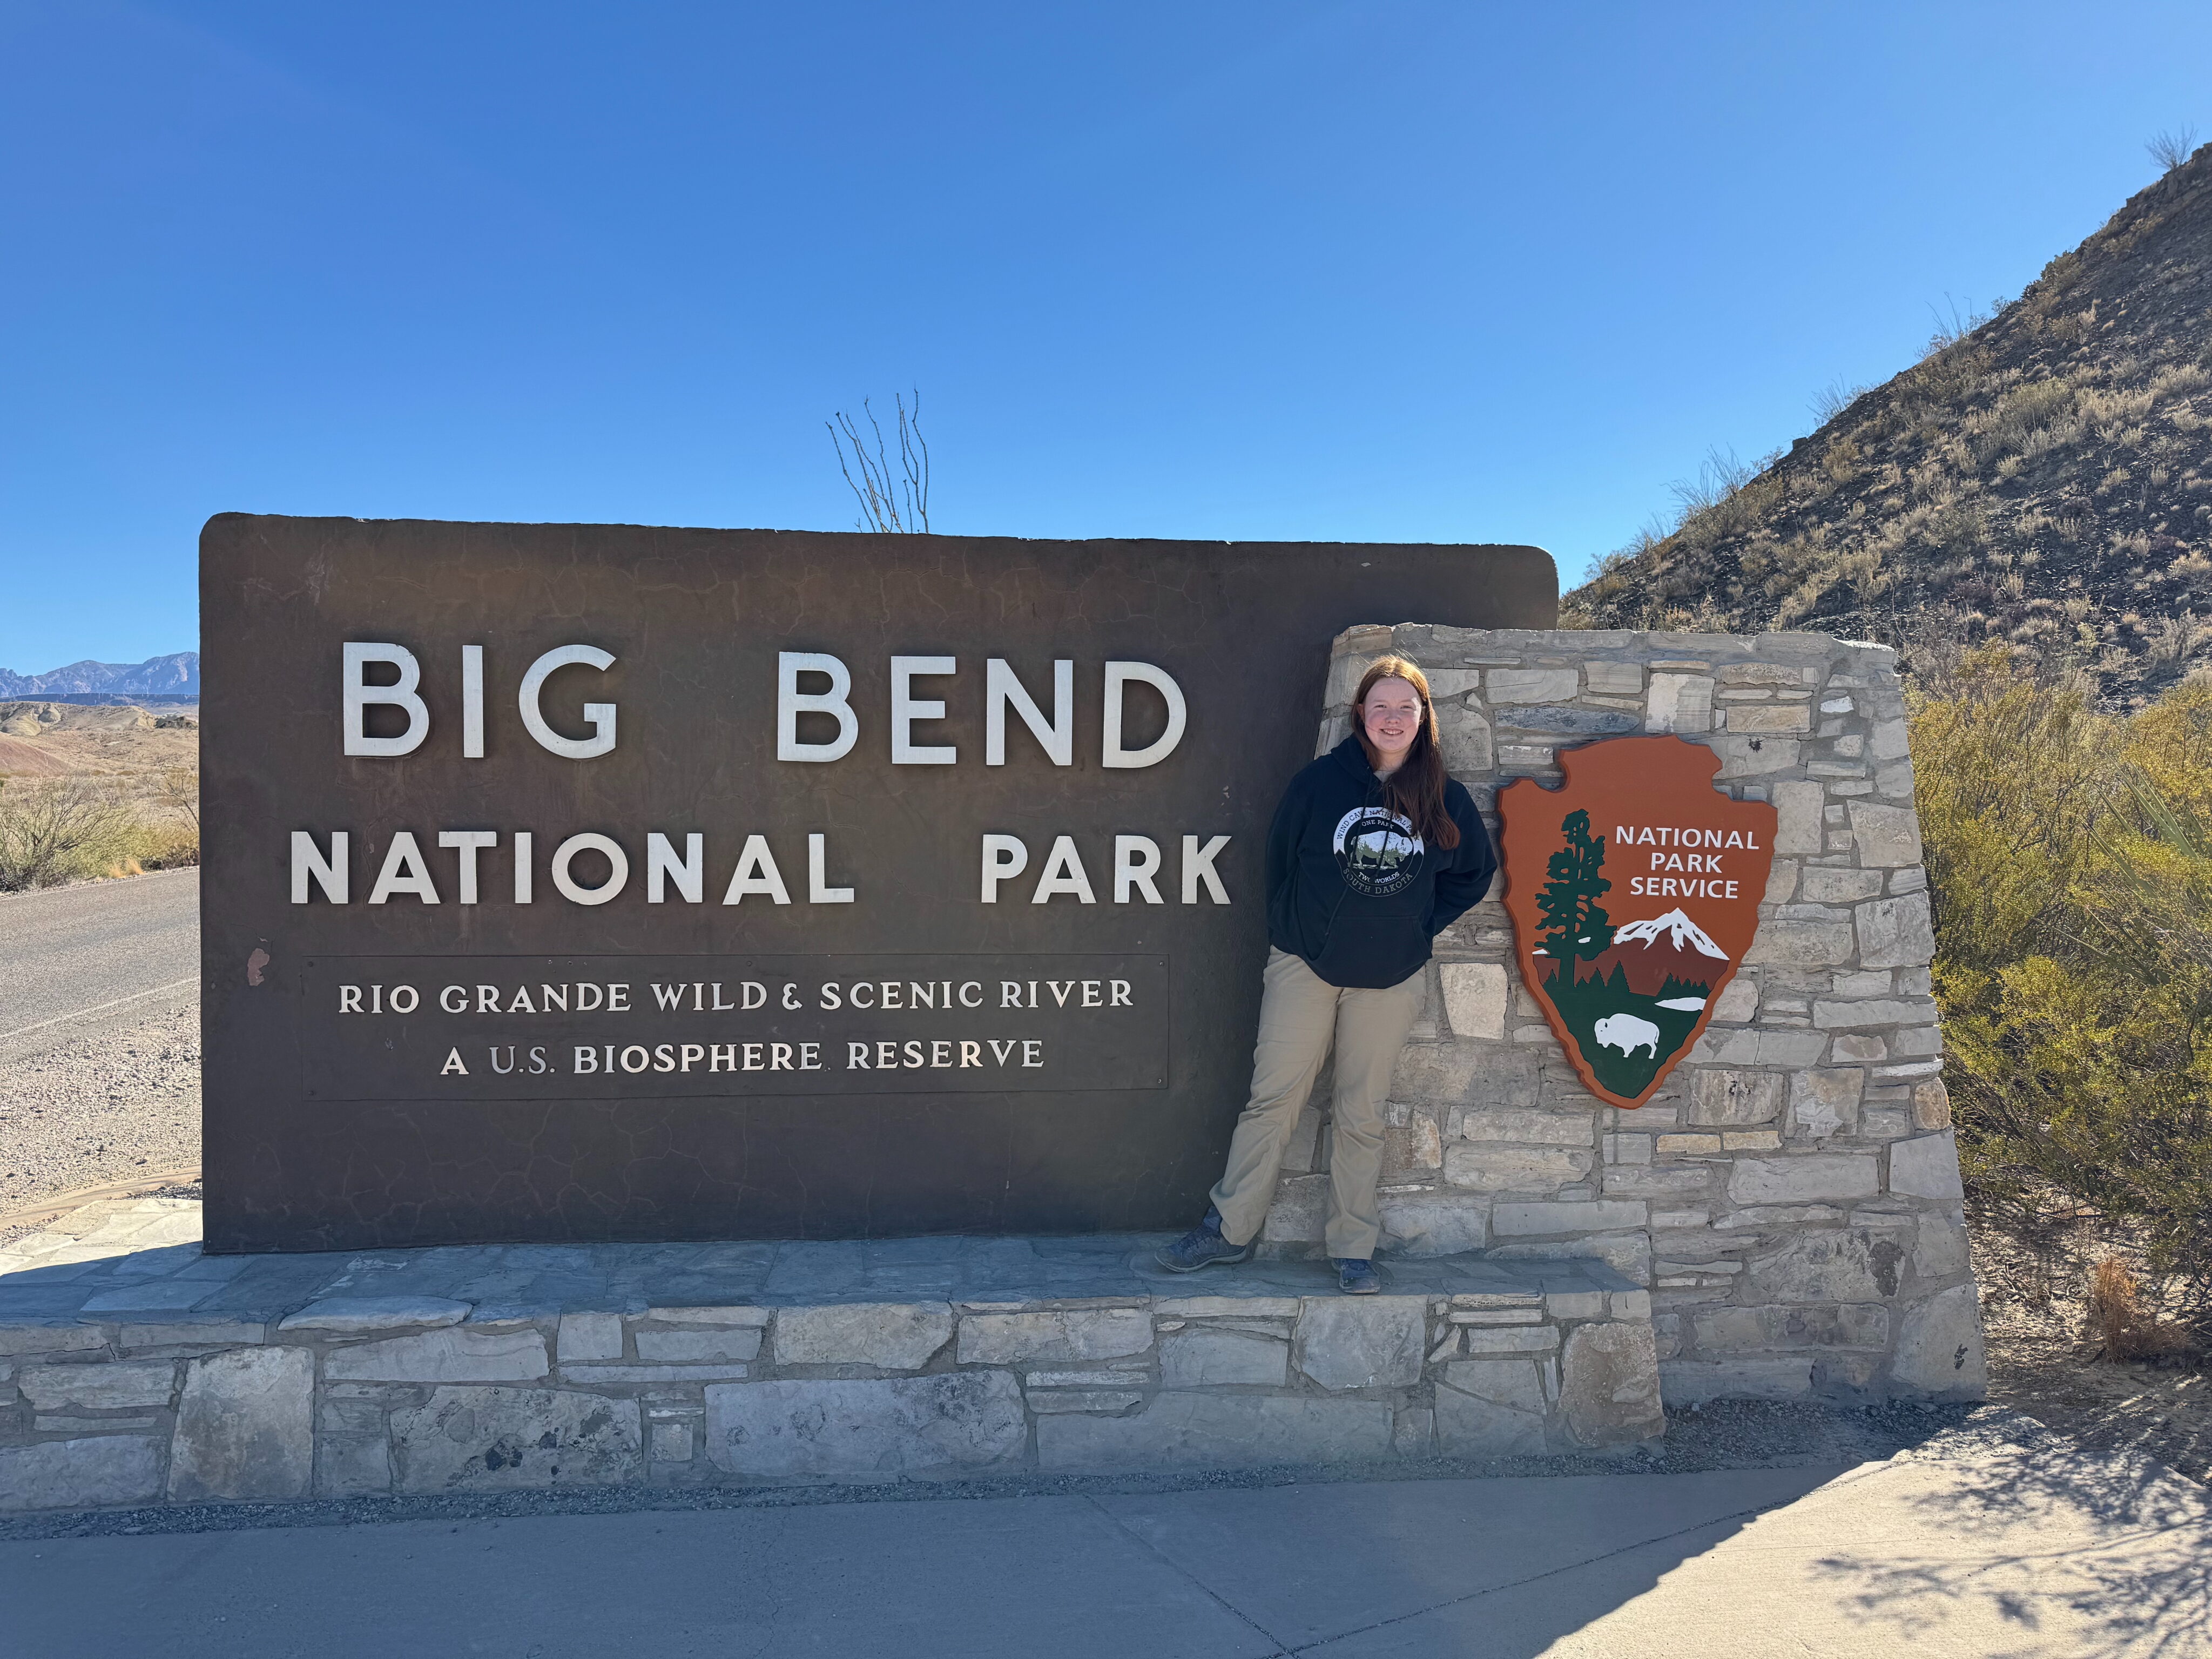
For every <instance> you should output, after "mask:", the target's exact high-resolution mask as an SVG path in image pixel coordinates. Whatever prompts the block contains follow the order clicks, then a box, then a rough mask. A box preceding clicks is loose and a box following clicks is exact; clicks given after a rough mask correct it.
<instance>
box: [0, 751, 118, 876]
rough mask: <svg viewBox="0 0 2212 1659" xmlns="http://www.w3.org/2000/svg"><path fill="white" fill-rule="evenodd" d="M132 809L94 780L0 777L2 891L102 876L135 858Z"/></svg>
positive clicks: (0, 873) (112, 791)
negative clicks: (121, 862)
mask: <svg viewBox="0 0 2212 1659" xmlns="http://www.w3.org/2000/svg"><path fill="white" fill-rule="evenodd" d="M130 833H131V812H130V810H129V809H128V808H127V807H126V806H125V805H124V804H123V801H122V800H121V799H120V798H119V797H118V794H117V793H116V792H115V790H114V789H113V788H112V787H110V786H108V785H106V784H103V783H101V782H100V781H98V780H95V779H91V778H57V779H54V780H53V781H39V782H33V781H28V780H26V779H21V778H0V892H16V891H21V890H23V889H24V888H27V887H51V886H53V885H55V884H58V883H60V882H64V881H69V880H70V879H72V878H76V877H79V876H88V875H97V874H100V873H103V872H106V870H107V869H109V868H111V867H113V866H116V865H118V864H119V862H120V861H121V860H123V859H125V858H127V857H129V856H130V854H131V849H130V848H129V846H128V845H127V842H128V838H129V836H130Z"/></svg>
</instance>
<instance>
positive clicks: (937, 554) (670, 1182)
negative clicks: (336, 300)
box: [201, 515, 1556, 1250]
mask: <svg viewBox="0 0 2212 1659" xmlns="http://www.w3.org/2000/svg"><path fill="white" fill-rule="evenodd" d="M201 592H202V600H201V603H202V612H201V615H202V634H203V638H204V675H205V686H206V697H205V702H204V708H205V711H206V724H205V726H204V732H205V733H206V738H205V744H206V746H205V750H204V757H203V763H204V775H203V783H204V801H205V809H206V823H207V863H206V867H205V869H204V872H203V878H202V896H201V909H202V949H203V953H204V956H203V965H204V981H203V985H204V988H203V997H204V1035H205V1077H206V1088H205V1108H204V1125H205V1133H204V1146H205V1165H206V1175H207V1209H206V1225H207V1237H208V1239H209V1241H210V1247H211V1248H213V1249H218V1250H243V1249H345V1248H358V1247H367V1246H376V1245H400V1244H432V1243H487V1242H502V1241H510V1240H512V1241H543V1240H561V1239H579V1240H581V1239H708V1238H745V1237H882V1236H885V1235H893V1234H900V1233H915V1232H935V1231H975V1232H996V1231H1060V1232H1073V1231H1115V1230H1128V1229H1151V1228H1164V1227H1170V1226H1176V1225H1187V1224H1188V1221H1189V1220H1190V1218H1192V1217H1194V1216H1195V1215H1196V1214H1197V1213H1198V1212H1199V1211H1200V1210H1201V1209H1203V1208H1204V1206H1205V1194H1206V1187H1207V1185H1208V1184H1209V1183H1210V1182H1212V1180H1213V1178H1214V1177H1215V1176H1217V1175H1218V1173H1219V1171H1220V1158H1221V1155H1222V1152H1223V1149H1224V1147H1225V1146H1226V1144H1227V1141H1228V1137H1229V1133H1230V1130H1231V1126H1232V1124H1233V1123H1234V1121H1235V1119H1236V1116H1237V1110H1238V1109H1239V1107H1240V1106H1241V1105H1242V1104H1243V1097H1244V1091H1245V1085H1246V1083H1247V1081H1248V1079H1249V1068H1250V1065H1251V1054H1252V1041H1253V1030H1254V1026H1255V1021H1256V1018H1257V1013H1258V1005H1259V991H1260V969H1261V963H1262V960H1263V958H1264V957H1265V954H1266V918H1265V915H1264V903H1263V894H1262V890H1261V884H1262V868H1261V866H1262V856H1261V854H1262V842H1263V840H1264V837H1265V835H1266V831H1267V820H1268V817H1269V814H1270V813H1271V812H1272V811H1273V807H1274V804H1275V800H1276V799H1277V797H1278V795H1279V793H1280V792H1281V790H1282V788H1283V786H1284V784H1285V782H1286V781H1288V779H1289V778H1290V776H1291V774H1292V773H1293V772H1294V771H1296V770H1297V768H1298V767H1299V766H1300V765H1302V764H1304V763H1305V762H1306V761H1307V760H1308V759H1309V758H1310V757H1311V756H1312V753H1313V746H1314V735H1315V729H1316V722H1317V720H1318V716H1319V714H1320V710H1321V706H1322V680H1323V675H1324V671H1325V669H1326V666H1327V660H1328V646H1329V641H1331V640H1332V639H1333V638H1334V636H1335V635H1337V634H1338V633H1340V631H1342V630H1343V629H1345V628H1346V627H1349V626H1352V625H1353V624H1356V623H1372V622H1378V621H1379V622H1393V621H1395V620H1397V619H1400V618H1403V617H1420V618H1423V619H1427V620H1433V621H1435V622H1437V623H1446V624H1455V625H1462V626H1471V627H1513V628H1545V627H1548V626H1550V625H1551V624H1552V623H1553V618H1554V614H1555V611H1556V587H1555V583H1554V576H1553V568H1552V563H1551V560H1550V559H1549V557H1548V556H1546V555H1545V554H1543V553H1541V551H1539V550H1535V549H1534V548H1513V547H1401V546H1361V545H1326V546H1317V545H1304V544H1287V545H1255V544H1223V543H1173V542H1128V541H1099V542H1024V541H1015V540H1010V539H1003V538H962V537H946V536H866V535H809V534H795V533H791V532H767V531H702V530H665V529H647V528H637V527H634V526H632V527H625V526H575V525H568V526H562V525H458V524H435V523H420V522H387V523H364V522H362V521H359V520H343V519H341V520H307V519H282V518H254V517H246V516H241V515H226V516H223V517H221V518H217V519H215V520H211V521H210V523H209V525H208V526H207V529H206V531H205V532H204V534H203V536H202V538H201Z"/></svg>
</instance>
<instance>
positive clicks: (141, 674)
mask: <svg viewBox="0 0 2212 1659" xmlns="http://www.w3.org/2000/svg"><path fill="white" fill-rule="evenodd" d="M199 689H200V653H198V652H197V651H179V652H178V653H176V654H175V655H174V656H169V657H149V658H147V659H146V660H145V661H143V662H136V663H129V662H73V663H71V664H70V665H69V666H68V667H66V668H57V669H54V670H52V671H51V672H48V673H45V674H17V673H12V672H10V671H9V670H7V669H5V668H0V697H5V698H11V699H12V698H37V697H59V696H80V695H82V694H84V693H87V692H99V691H105V692H112V693H114V694H117V695H119V696H151V695H158V694H161V693H167V694H169V695H171V696H176V695H179V694H189V695H194V696H197V694H198V691H199Z"/></svg>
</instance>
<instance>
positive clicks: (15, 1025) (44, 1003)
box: [0, 870, 200, 1054]
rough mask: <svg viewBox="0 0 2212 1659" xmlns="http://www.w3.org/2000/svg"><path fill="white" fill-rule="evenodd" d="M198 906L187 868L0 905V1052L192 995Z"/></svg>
mask: <svg viewBox="0 0 2212 1659" xmlns="http://www.w3.org/2000/svg"><path fill="white" fill-rule="evenodd" d="M199 906H200V872H198V871H197V870H169V871H160V872H155V873H154V874H152V875H147V876H134V877H132V878H131V879H130V880H128V881H96V882H86V883H83V884H80V885H77V886H74V887H56V888H51V889H48V890H46V891H44V892H36V893H20V894H15V895H12V896H8V897H5V898H0V1052H9V1053H14V1054H21V1053H22V1052H23V1051H24V1045H26V1044H28V1045H30V1046H33V1047H38V1048H44V1047H46V1046H49V1045H50V1043H51V1042H53V1041H57V1040H59V1038H61V1037H62V1036H71V1035H81V1034H82V1032H83V1031H84V1030H86V1029H88V1028H87V1027H86V1025H85V1024H84V1022H85V1021H86V1020H88V1019H90V1020H95V1021H98V1022H100V1023H101V1024H106V1025H111V1026H112V1025H114V1024H120V1023H123V1022H125V1021H126V1020H130V1019H134V1018H137V1017H139V1016H140V1015H142V1014H143V1013H145V1012H150V1010H151V1008H152V1007H153V1006H155V1005H156V1004H157V1003H163V1002H173V1001H175V1000H180V999H186V998H191V997H196V996H197V983H198V975H199V956H200V909H199ZM50 1034H51V1035H50Z"/></svg>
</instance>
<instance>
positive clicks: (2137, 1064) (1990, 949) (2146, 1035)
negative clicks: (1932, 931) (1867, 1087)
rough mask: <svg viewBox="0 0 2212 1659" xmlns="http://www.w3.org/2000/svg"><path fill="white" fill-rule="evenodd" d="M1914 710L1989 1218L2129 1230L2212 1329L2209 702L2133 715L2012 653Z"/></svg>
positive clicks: (1950, 678)
mask: <svg viewBox="0 0 2212 1659" xmlns="http://www.w3.org/2000/svg"><path fill="white" fill-rule="evenodd" d="M1913 704H1914V706H1913V754H1914V764H1915V770H1916V774H1917V780H1918V788H1919V793H1920V809H1921V818H1922V825H1923V831H1924V834H1925V836H1926V842H1927V860H1928V872H1929V885H1930V887H1931V889H1932V890H1933V891H1934V894H1935V900H1936V963H1935V969H1934V981H1935V990H1936V996H1937V998H1938V1000H1939V1001H1940V1002H1941V1003H1942V1009H1943V1016H1944V1023H1945V1028H1946V1034H1947V1040H1948V1050H1949V1055H1950V1062H1951V1063H1950V1066H1949V1067H1948V1071H1947V1079H1948V1081H1949V1083H1950V1085H1951V1088H1952V1094H1953V1098H1954V1104H1955V1107H1956V1109H1957V1113H1958V1117H1959V1123H1960V1163H1961V1165H1962V1168H1963V1170H1965V1172H1966V1177H1967V1180H1968V1183H1969V1189H1970V1196H1971V1198H1972V1201H1973V1203H1974V1204H1975V1205H1976V1206H1977V1207H1978V1210H1979V1212H1981V1213H1982V1215H1983V1216H1984V1218H1987V1219H1989V1220H1991V1221H1993V1222H1995V1223H1996V1224H1997V1225H2002V1226H2004V1227H2006V1228H2007V1229H2008V1230H2009V1231H2012V1232H2013V1233H2014V1234H2015V1236H2016V1237H2020V1238H2021V1240H2022V1241H2023V1242H2025V1243H2029V1244H2031V1245H2033V1246H2036V1247H2038V1248H2045V1247H2047V1245H2048V1244H2049V1243H2050V1241H2051V1238H2053V1237H2055V1236H2056V1234H2057V1231H2059V1230H2061V1229H2063V1227H2064V1226H2065V1225H2067V1224H2068V1223H2069V1222H2071V1221H2072V1220H2073V1219H2075V1218H2077V1217H2078V1216H2080V1215H2081V1214H2082V1213H2083V1212H2085V1211H2087V1212H2095V1213H2098V1214H2100V1215H2102V1216H2104V1217H2106V1218H2109V1219H2112V1220H2115V1221H2118V1222H2122V1223H2124V1224H2126V1225H2130V1227H2133V1228H2135V1229H2136V1230H2137V1231H2139V1233H2140V1236H2141V1237H2142V1240H2143V1243H2144V1248H2145V1251H2146V1260H2147V1262H2148V1266H2149V1267H2150V1269H2151V1271H2152V1272H2153V1273H2155V1274H2157V1275H2159V1276H2160V1277H2161V1278H2162V1279H2171V1280H2172V1281H2173V1282H2174V1283H2175V1284H2177V1285H2179V1288H2180V1291H2181V1293H2182V1295H2183V1297H2184V1299H2185V1303H2186V1304H2187V1305H2188V1306H2189V1307H2190V1308H2191V1310H2192V1311H2193V1314H2194V1316H2195V1317H2196V1318H2197V1320H2198V1322H2200V1324H2212V682H2208V681H2205V680H2203V679H2195V678H2192V679H2190V680H2186V681H2184V682H2183V683H2182V684H2180V685H2179V686H2177V687H2175V688H2174V689H2173V690H2172V691H2170V692H2169V693H2167V694H2166V696H2165V697H2163V698H2161V699H2160V701H2159V702H2155V703H2154V704H2152V705H2151V706H2150V707H2148V708H2146V709H2144V710H2142V712H2140V713H2138V714H2134V715H2132V716H2125V717H2123V716H2118V715H2112V714H2105V713H2102V712H2100V710H2099V709H2098V708H2096V707H2095V706H2094V705H2093V702H2092V701H2091V697H2090V693H2089V687H2088V684H2087V681H2086V680H2085V679H2083V678H2080V677H2078V676H2077V677H2074V678H2063V677H2062V678H2051V677H2050V676H2048V675H2044V674H2035V675H2031V674H2029V673H2027V672H2024V671H2021V669H2020V668H2018V667H2017V666H2016V665H2015V661H2014V659H2013V658H2012V657H2011V656H2010V655H2009V654H2008V652H2007V651H2006V649H2005V647H2002V646H1995V647H1984V648H1983V649H1981V650H1978V651H1975V652H1971V653H1966V655H1965V656H1963V657H1962V658H1961V659H1960V660H1959V662H1958V663H1957V665H1955V667H1954V668H1953V669H1952V670H1951V671H1949V672H1948V674H1946V675H1945V676H1944V677H1943V678H1942V679H1941V680H1940V681H1936V682H1933V683H1930V684H1926V685H1923V688H1922V689H1921V690H1918V691H1917V692H1916V693H1915V695H1914V699H1913Z"/></svg>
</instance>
